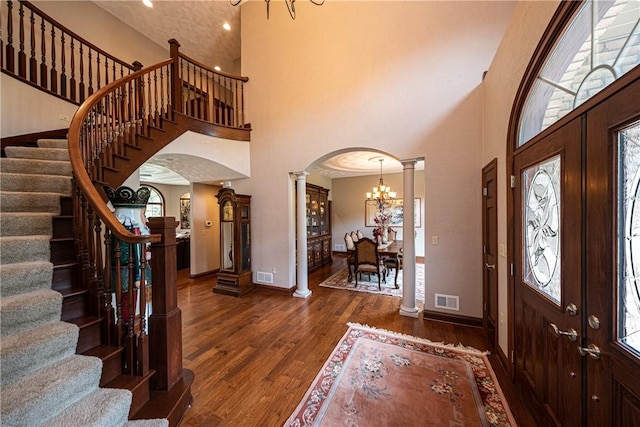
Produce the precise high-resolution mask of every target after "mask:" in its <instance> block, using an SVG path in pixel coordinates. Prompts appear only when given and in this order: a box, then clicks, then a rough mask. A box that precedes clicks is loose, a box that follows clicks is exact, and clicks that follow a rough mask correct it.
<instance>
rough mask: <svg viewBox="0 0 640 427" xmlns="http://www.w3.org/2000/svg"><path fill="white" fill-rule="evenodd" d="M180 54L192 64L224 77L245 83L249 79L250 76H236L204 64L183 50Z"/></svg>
mask: <svg viewBox="0 0 640 427" xmlns="http://www.w3.org/2000/svg"><path fill="white" fill-rule="evenodd" d="M178 56H179V57H180V58H181V59H184V60H185V61H187V62H191V63H192V64H195V65H197V66H198V67H200V68H204V69H205V70H207V71H210V72H212V73H214V74H219V75H221V76H223V77H228V78H230V79H234V80H240V81H243V82H245V83H246V82H248V81H249V77H243V76H236V75H235V74H229V73H225V72H224V71H217V70H214V69H213V68H211V67H209V66H208V65H204V64H203V63H202V62H199V61H196V60H195V59H193V58H190V57H189V56H187V55H185V54H184V53H182V52H180V53H178Z"/></svg>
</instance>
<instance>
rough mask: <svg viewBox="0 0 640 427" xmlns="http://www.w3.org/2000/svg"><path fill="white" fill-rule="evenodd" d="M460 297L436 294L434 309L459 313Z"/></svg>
mask: <svg viewBox="0 0 640 427" xmlns="http://www.w3.org/2000/svg"><path fill="white" fill-rule="evenodd" d="M459 302H460V297H458V296H456V295H443V294H436V308H446V309H447V310H456V311H459V310H460V308H459Z"/></svg>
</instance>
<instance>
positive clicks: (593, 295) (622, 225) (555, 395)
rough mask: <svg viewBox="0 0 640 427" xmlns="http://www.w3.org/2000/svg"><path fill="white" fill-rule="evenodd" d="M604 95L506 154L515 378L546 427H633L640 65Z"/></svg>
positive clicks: (638, 399)
mask: <svg viewBox="0 0 640 427" xmlns="http://www.w3.org/2000/svg"><path fill="white" fill-rule="evenodd" d="M605 92H608V96H605V95H606V94H605ZM601 95H602V96H601V97H600V102H596V101H595V99H594V101H593V102H591V103H589V105H587V106H586V107H585V108H583V111H582V112H581V114H580V115H579V116H575V118H573V119H572V120H567V121H565V122H564V123H563V124H561V125H559V126H558V128H557V129H556V130H555V131H552V132H550V133H548V134H546V135H545V136H544V137H541V138H539V139H537V140H534V141H532V142H531V143H529V144H527V145H525V146H523V147H522V148H520V149H519V150H517V151H516V153H515V154H514V157H513V165H514V166H513V170H514V176H515V188H514V190H513V191H514V197H513V201H514V375H515V381H516V384H517V385H518V387H519V388H520V389H521V390H522V391H523V393H524V394H525V395H526V397H527V398H528V400H529V401H530V402H531V404H532V406H533V411H534V414H535V415H536V416H537V417H538V418H539V421H540V422H541V423H542V424H543V425H557V426H574V425H575V426H638V425H640V102H638V100H640V68H639V69H636V70H634V72H630V73H629V75H628V76H625V78H624V79H621V82H620V84H618V85H616V86H615V87H612V88H610V89H608V90H605V91H603V94H601ZM636 205H637V207H636Z"/></svg>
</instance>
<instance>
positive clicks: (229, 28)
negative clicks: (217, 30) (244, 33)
mask: <svg viewBox="0 0 640 427" xmlns="http://www.w3.org/2000/svg"><path fill="white" fill-rule="evenodd" d="M222 28H224V29H225V30H227V31H231V25H229V23H228V22H225V23H224V24H222Z"/></svg>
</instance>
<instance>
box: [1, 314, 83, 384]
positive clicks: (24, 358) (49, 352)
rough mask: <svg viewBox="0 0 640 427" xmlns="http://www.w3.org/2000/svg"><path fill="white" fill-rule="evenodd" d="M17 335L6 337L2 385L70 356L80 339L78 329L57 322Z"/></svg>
mask: <svg viewBox="0 0 640 427" xmlns="http://www.w3.org/2000/svg"><path fill="white" fill-rule="evenodd" d="M20 337H21V338H18V337H8V338H4V339H3V343H2V344H3V346H2V365H1V366H2V377H1V378H2V385H6V384H10V383H12V382H14V381H15V380H17V379H19V378H21V377H22V376H24V375H27V374H29V373H30V372H35V371H36V370H37V369H40V368H41V367H43V366H45V365H48V364H49V363H53V362H56V361H58V360H61V359H63V358H64V357H68V356H71V355H72V354H73V353H74V352H73V349H74V346H75V343H76V342H77V340H78V328H77V327H76V326H75V325H71V324H69V323H62V322H57V323H54V324H52V325H51V326H49V325H46V328H42V327H41V328H37V329H35V330H33V331H32V332H31V333H29V332H26V333H24V334H21V335H20Z"/></svg>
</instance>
